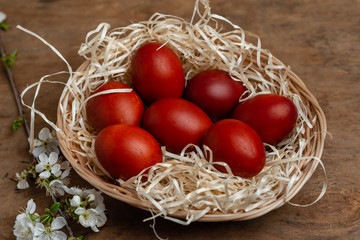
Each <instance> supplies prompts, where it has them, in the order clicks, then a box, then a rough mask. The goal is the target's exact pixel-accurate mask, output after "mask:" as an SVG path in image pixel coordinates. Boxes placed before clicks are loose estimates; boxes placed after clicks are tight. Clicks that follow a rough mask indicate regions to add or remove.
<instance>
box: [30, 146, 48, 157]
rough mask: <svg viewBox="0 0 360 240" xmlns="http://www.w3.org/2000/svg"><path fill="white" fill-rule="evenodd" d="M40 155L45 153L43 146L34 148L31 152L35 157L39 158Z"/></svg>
mask: <svg viewBox="0 0 360 240" xmlns="http://www.w3.org/2000/svg"><path fill="white" fill-rule="evenodd" d="M42 153H45V148H44V147H43V146H39V147H35V148H34V149H33V151H32V154H33V155H34V156H35V157H39V156H40V154H42Z"/></svg>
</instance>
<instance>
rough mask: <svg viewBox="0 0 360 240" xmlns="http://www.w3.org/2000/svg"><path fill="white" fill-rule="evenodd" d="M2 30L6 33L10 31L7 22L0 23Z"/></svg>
mask: <svg viewBox="0 0 360 240" xmlns="http://www.w3.org/2000/svg"><path fill="white" fill-rule="evenodd" d="M0 28H1V29H2V30H4V31H6V30H8V29H9V25H8V24H7V23H6V21H3V22H1V23H0Z"/></svg>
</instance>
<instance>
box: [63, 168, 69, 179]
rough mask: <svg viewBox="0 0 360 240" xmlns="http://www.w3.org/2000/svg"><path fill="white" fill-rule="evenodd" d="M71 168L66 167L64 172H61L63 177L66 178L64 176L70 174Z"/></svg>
mask: <svg viewBox="0 0 360 240" xmlns="http://www.w3.org/2000/svg"><path fill="white" fill-rule="evenodd" d="M70 170H71V169H70V168H68V169H65V171H63V172H62V174H61V179H64V178H66V177H67V176H69V174H70Z"/></svg>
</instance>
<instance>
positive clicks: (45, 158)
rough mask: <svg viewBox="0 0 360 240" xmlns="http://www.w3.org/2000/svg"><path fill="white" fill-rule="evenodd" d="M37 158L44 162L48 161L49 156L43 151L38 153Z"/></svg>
mask: <svg viewBox="0 0 360 240" xmlns="http://www.w3.org/2000/svg"><path fill="white" fill-rule="evenodd" d="M39 160H40V162H41V163H44V164H46V163H48V162H49V158H48V156H47V155H46V154H45V153H41V154H40V155H39Z"/></svg>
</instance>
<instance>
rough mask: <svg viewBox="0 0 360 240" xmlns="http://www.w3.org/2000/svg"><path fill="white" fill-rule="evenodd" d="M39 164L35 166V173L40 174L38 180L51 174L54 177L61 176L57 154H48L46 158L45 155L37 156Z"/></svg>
mask: <svg viewBox="0 0 360 240" xmlns="http://www.w3.org/2000/svg"><path fill="white" fill-rule="evenodd" d="M39 160H40V161H39V163H38V164H37V165H36V166H35V170H36V172H38V173H40V174H39V177H40V178H45V179H47V178H49V177H50V176H51V174H53V175H54V176H55V177H59V176H60V175H61V166H60V164H58V154H57V153H56V152H52V153H50V156H49V157H48V156H47V155H46V154H45V153H42V154H40V155H39Z"/></svg>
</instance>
